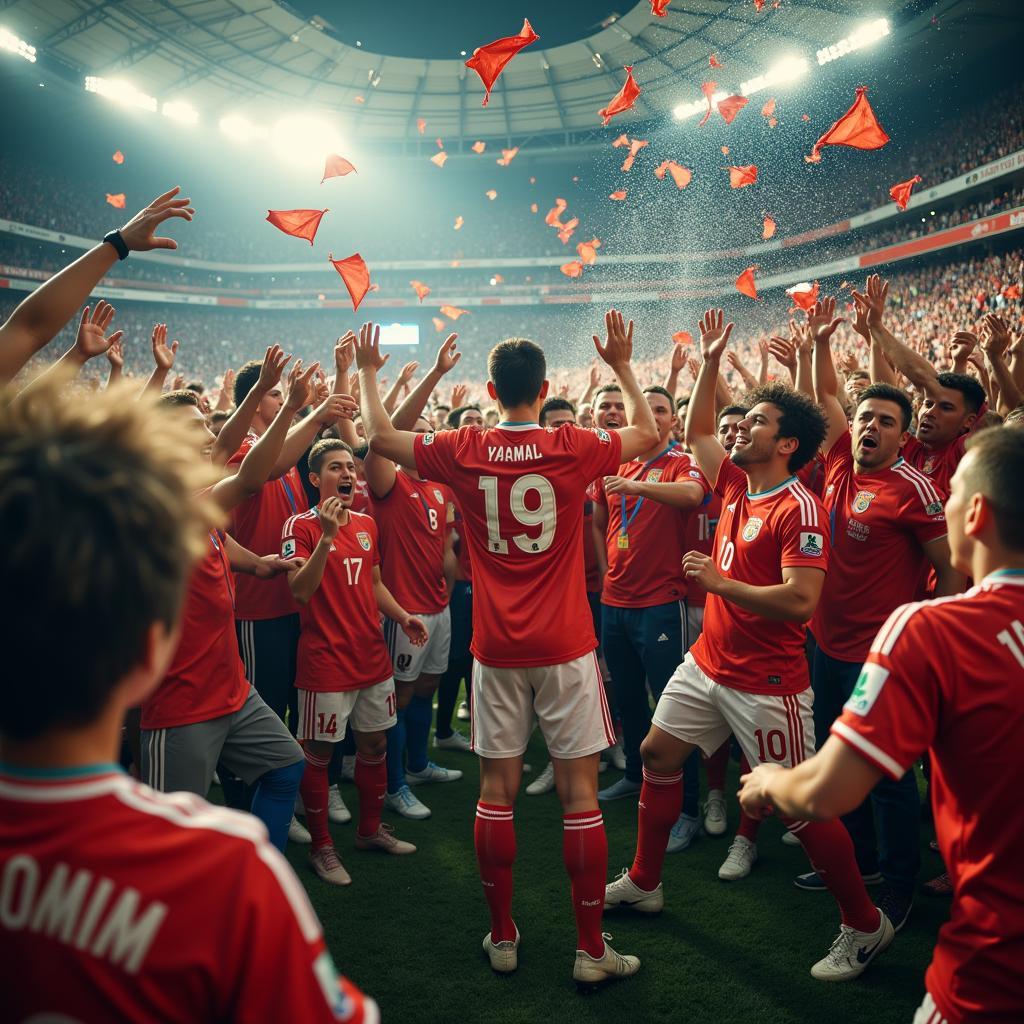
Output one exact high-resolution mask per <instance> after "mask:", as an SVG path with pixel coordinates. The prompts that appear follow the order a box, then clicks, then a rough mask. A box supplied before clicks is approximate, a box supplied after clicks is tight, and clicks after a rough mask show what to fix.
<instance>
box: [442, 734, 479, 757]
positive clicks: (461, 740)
mask: <svg viewBox="0 0 1024 1024" xmlns="http://www.w3.org/2000/svg"><path fill="white" fill-rule="evenodd" d="M434 746H435V747H436V748H437V749H438V750H460V751H462V752H463V753H464V754H471V753H473V747H472V745H471V744H470V742H469V740H467V739H466V737H465V736H463V735H462V733H461V732H459V731H458V730H456V731H455V732H453V733H452V734H451V736H438V735H437V734H436V733H435V734H434Z"/></svg>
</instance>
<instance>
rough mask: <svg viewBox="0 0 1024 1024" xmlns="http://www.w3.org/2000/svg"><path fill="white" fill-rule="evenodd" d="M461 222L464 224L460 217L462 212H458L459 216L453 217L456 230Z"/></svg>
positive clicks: (460, 225)
mask: <svg viewBox="0 0 1024 1024" xmlns="http://www.w3.org/2000/svg"><path fill="white" fill-rule="evenodd" d="M463 224H465V221H464V220H463V219H462V214H461V213H460V214H459V216H458V217H456V218H455V230H456V231H458V230H459V228H461V227H462V225H463Z"/></svg>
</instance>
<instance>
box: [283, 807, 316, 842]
mask: <svg viewBox="0 0 1024 1024" xmlns="http://www.w3.org/2000/svg"><path fill="white" fill-rule="evenodd" d="M288 841H289V842H292V843H298V844H299V845H300V846H309V844H310V843H311V842H313V837H312V836H311V835H310V834H309V829H308V828H306V826H305V825H303V824H302V823H301V822H300V821H299V820H298V818H296V817H295V815H294V814H293V815H292V820H291V821H290V822H289V824H288Z"/></svg>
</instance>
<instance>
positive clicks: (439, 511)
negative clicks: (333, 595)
mask: <svg viewBox="0 0 1024 1024" xmlns="http://www.w3.org/2000/svg"><path fill="white" fill-rule="evenodd" d="M446 491H447V488H446V487H445V486H444V484H435V483H430V482H428V481H426V480H414V479H413V478H412V477H411V476H409V474H408V473H405V472H403V471H402V470H398V472H396V473H395V485H394V486H393V487H392V488H391V490H390V491H388V493H387V494H386V495H385V496H384V497H383V498H378V497H376V496H374V498H373V513H374V519H375V520H376V522H377V526H378V528H379V529H380V562H381V568H380V572H381V577H382V579H383V580H384V585H385V586H386V587H387V588H388V590H390V591H391V594H392V596H393V597H394V599H395V600H396V601H397V602H398V603H399V604H400V605H401V606H402V607H403V608H404V609H405V610H406V611H408V612H415V613H417V614H423V615H436V614H437V613H438V612H442V611H444V609H445V607H446V606H447V604H448V590H447V587H446V585H445V580H444V548H445V541H446V539H447V536H448V526H447V518H448V501H449V498H448V495H447V494H446V493H445V492H446Z"/></svg>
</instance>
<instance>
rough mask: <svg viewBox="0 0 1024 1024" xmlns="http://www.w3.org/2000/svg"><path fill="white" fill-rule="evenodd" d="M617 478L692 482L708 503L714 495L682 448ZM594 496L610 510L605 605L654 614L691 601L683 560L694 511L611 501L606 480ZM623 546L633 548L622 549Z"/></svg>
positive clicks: (627, 499)
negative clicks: (658, 607) (665, 606)
mask: <svg viewBox="0 0 1024 1024" xmlns="http://www.w3.org/2000/svg"><path fill="white" fill-rule="evenodd" d="M616 475H618V476H621V477H625V478H626V479H627V480H640V481H645V482H649V483H666V484H667V483H679V482H685V481H692V482H693V483H696V484H699V485H700V487H701V489H702V490H703V492H704V497H705V498H706V497H707V495H708V494H709V493H710V491H711V488H710V487H709V486H708V482H707V480H705V479H704V474H703V473H701V471H700V470H699V469H698V468H697V466H696V463H694V461H693V460H692V459H691V458H690V456H689V455H687V454H686V452H684V451H683V450H682V449H681V448H678V447H670V448H666V449H665V451H663V452H662V453H661V454H660V455H657V456H655V458H653V459H650V460H649V461H647V462H641V461H640V460H638V459H633V460H632V461H631V462H625V463H623V464H622V465H621V466H619V468H618V470H617V474H616ZM594 492H595V500H596V501H597V502H599V503H600V504H601V505H604V506H605V507H606V508H607V510H608V529H607V530H606V532H605V539H606V547H607V550H608V572H607V573H606V574H605V577H604V591H603V593H602V594H601V601H602V603H604V604H609V605H612V606H614V607H616V608H650V607H652V606H654V605H659V604H668V603H669V602H671V601H681V600H682V599H683V598H684V597H685V596H686V578H685V577H684V576H683V555H685V554H686V552H687V548H686V546H685V539H686V524H687V521H688V520H689V519H690V518H691V514H692V513H691V510H690V509H680V508H674V507H673V506H671V505H663V504H662V503H661V502H659V501H649V500H647V499H645V498H642V497H636V496H631V495H619V494H613V495H611V496H610V497H609V496H608V495H607V494H605V490H604V480H597V481H595V487H594ZM623 509H625V517H623ZM623 543H626V544H628V547H622V544H623Z"/></svg>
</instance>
